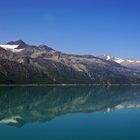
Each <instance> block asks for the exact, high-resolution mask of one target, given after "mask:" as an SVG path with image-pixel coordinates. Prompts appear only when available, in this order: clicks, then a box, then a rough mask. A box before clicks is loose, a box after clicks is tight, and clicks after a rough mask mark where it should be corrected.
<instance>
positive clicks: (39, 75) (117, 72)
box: [0, 40, 140, 84]
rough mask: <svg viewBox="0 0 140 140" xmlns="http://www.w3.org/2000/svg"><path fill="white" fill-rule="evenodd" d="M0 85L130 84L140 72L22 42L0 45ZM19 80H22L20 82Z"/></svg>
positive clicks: (92, 57) (106, 61) (89, 57)
mask: <svg viewBox="0 0 140 140" xmlns="http://www.w3.org/2000/svg"><path fill="white" fill-rule="evenodd" d="M0 75H1V76H0V83H1V84H6V83H9V84H48V83H57V84H62V83H65V84H70V83H71V84H89V83H90V84H130V83H134V84H136V83H140V71H139V70H137V69H135V70H134V69H133V70H132V69H131V68H128V67H125V66H122V65H120V64H118V63H116V62H114V61H110V60H105V59H104V58H100V57H95V56H92V55H72V54H66V53H62V52H59V51H56V50H54V49H52V48H50V47H48V46H46V45H40V46H35V45H29V44H27V43H25V42H23V41H22V40H18V41H11V42H8V43H7V44H5V45H0ZM21 79H23V80H21Z"/></svg>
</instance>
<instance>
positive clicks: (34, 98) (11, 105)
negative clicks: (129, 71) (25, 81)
mask: <svg viewBox="0 0 140 140" xmlns="http://www.w3.org/2000/svg"><path fill="white" fill-rule="evenodd" d="M139 107H140V87H139V86H111V87H105V86H62V87H61V86H57V87H0V123H1V124H7V125H14V126H16V127H22V126H23V125H24V124H26V123H31V122H37V121H40V122H46V121H49V120H51V119H53V118H55V117H57V116H61V115H65V114H67V113H77V112H82V113H90V112H97V111H103V112H110V111H113V110H116V109H123V108H139Z"/></svg>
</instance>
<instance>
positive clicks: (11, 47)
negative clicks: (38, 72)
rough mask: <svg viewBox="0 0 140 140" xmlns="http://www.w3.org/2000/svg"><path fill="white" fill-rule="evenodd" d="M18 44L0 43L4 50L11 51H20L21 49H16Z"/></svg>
mask: <svg viewBox="0 0 140 140" xmlns="http://www.w3.org/2000/svg"><path fill="white" fill-rule="evenodd" d="M18 46H19V45H0V47H1V48H3V49H5V50H10V51H12V52H20V51H22V50H23V49H17V48H18Z"/></svg>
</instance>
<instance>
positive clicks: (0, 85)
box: [0, 84, 140, 87]
mask: <svg viewBox="0 0 140 140" xmlns="http://www.w3.org/2000/svg"><path fill="white" fill-rule="evenodd" d="M41 86H42V87H51V86H52V87H53V86H62V87H63V86H140V84H0V87H41Z"/></svg>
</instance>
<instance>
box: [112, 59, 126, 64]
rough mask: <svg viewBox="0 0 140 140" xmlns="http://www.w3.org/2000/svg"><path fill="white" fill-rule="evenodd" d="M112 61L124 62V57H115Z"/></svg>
mask: <svg viewBox="0 0 140 140" xmlns="http://www.w3.org/2000/svg"><path fill="white" fill-rule="evenodd" d="M114 61H115V62H117V63H122V62H124V59H121V58H115V60H114Z"/></svg>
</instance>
